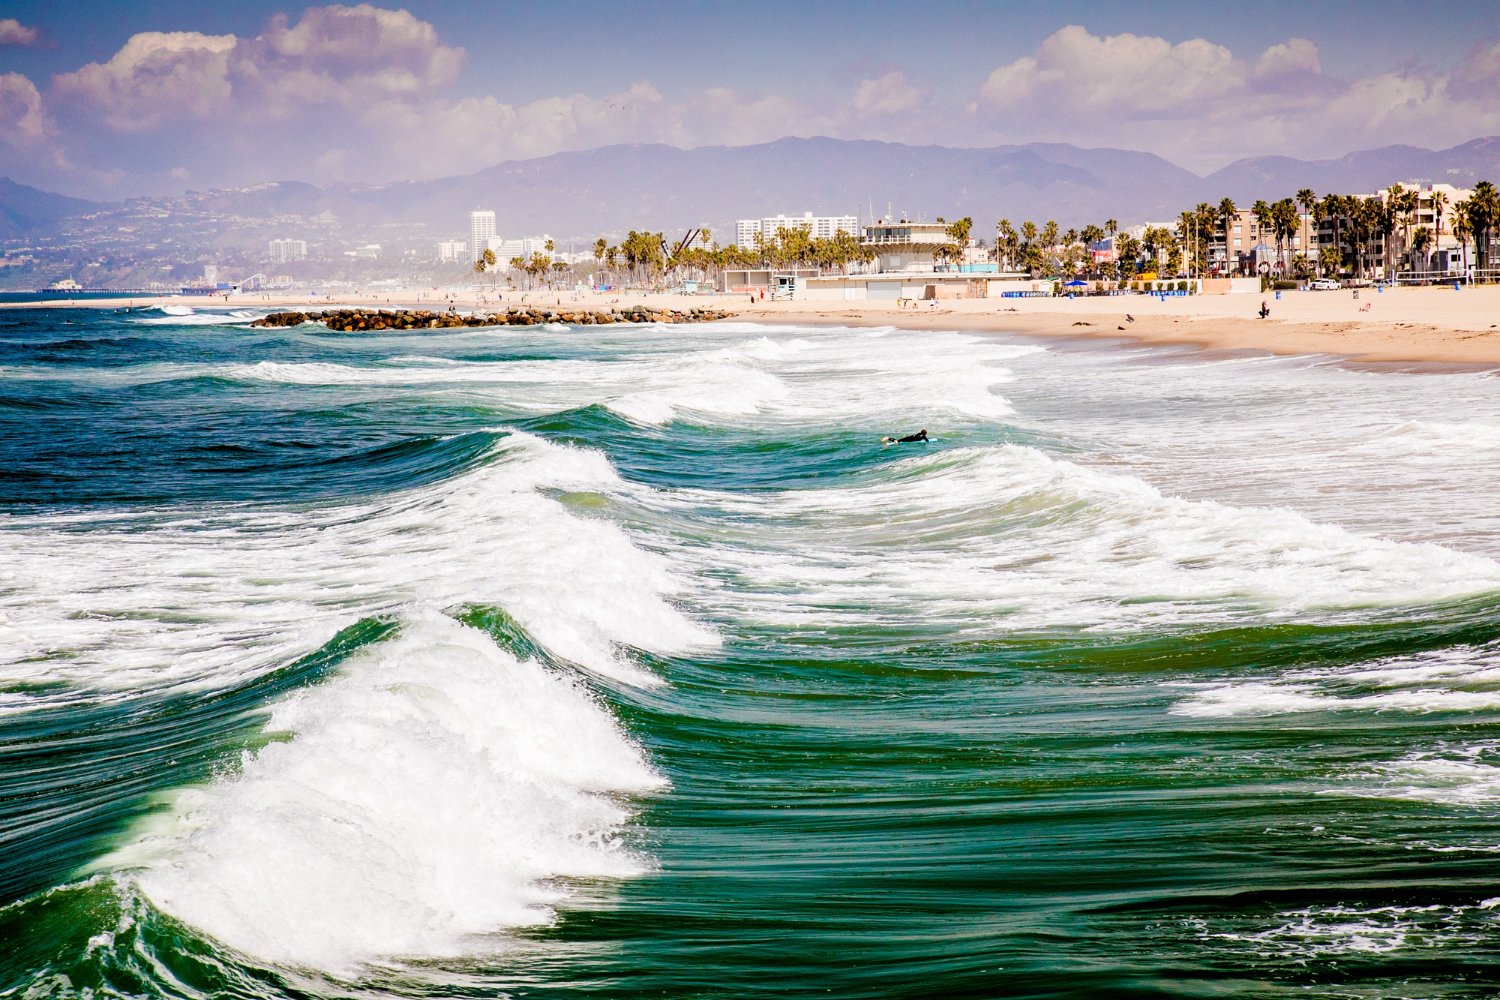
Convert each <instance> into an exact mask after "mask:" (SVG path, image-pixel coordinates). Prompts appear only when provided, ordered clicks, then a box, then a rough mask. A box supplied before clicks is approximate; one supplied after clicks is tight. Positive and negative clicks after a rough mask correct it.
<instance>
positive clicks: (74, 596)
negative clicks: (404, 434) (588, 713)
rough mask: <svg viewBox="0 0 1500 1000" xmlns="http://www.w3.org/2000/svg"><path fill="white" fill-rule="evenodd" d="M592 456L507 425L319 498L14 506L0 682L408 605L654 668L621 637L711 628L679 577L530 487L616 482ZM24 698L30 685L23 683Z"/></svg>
mask: <svg viewBox="0 0 1500 1000" xmlns="http://www.w3.org/2000/svg"><path fill="white" fill-rule="evenodd" d="M619 485H620V480H619V477H618V476H617V475H616V474H615V472H614V470H613V469H612V468H611V467H610V465H609V463H608V462H607V461H606V460H605V459H604V457H603V456H602V455H600V454H599V453H597V452H593V451H586V450H581V449H576V448H571V447H566V446H560V445H552V444H548V443H547V442H545V441H542V440H541V439H539V438H535V437H532V436H530V435H526V434H513V435H511V436H509V437H507V438H505V439H504V440H502V441H500V442H499V443H497V444H495V445H494V448H493V454H492V456H491V457H490V458H489V459H487V460H486V461H484V462H483V463H480V464H478V465H477V466H476V467H474V468H472V469H471V470H470V471H468V472H465V473H463V474H462V475H459V476H457V477H454V478H451V479H447V480H444V481H442V482H438V483H434V484H431V485H428V486H423V487H419V488H416V489H410V490H405V491H401V492H398V493H395V494H391V495H388V496H383V497H380V498H378V499H372V500H368V501H364V502H360V503H347V504H342V505H338V506H334V507H326V508H320V509H286V510H260V509H246V510H235V509H233V508H230V509H228V510H220V511H214V512H208V511H204V512H197V513H195V512H190V511H177V512H174V513H160V514H158V513H152V512H141V513H136V514H126V513H121V514H118V515H115V516H112V517H101V516H100V515H97V514H55V515H43V516H26V517H13V518H11V519H9V520H8V521H7V523H6V525H5V528H6V530H5V531H4V532H0V544H3V545H4V547H5V559H4V560H3V565H0V615H4V616H5V617H6V618H7V619H8V620H9V621H11V622H12V623H14V624H15V626H16V627H15V628H11V629H6V630H4V632H3V634H0V680H3V681H6V682H10V683H13V684H17V685H23V684H27V683H30V682H34V681H38V680H43V679H45V680H47V681H48V682H51V683H58V682H61V683H64V684H66V685H68V686H70V687H83V688H88V689H92V690H102V691H109V690H121V691H124V690H132V689H151V688H159V687H169V686H174V685H192V686H197V687H201V686H218V685H222V684H226V683H230V682H232V681H233V680H234V679H235V678H238V677H245V676H254V675H255V674H257V673H260V672H263V671H265V670H268V669H271V668H272V667H274V666H275V665H277V664H280V663H285V662H289V661H290V660H292V659H294V658H296V657H297V656H299V655H302V654H304V653H306V652H307V651H308V650H309V649H312V648H316V647H317V645H318V644H320V643H321V642H323V641H324V640H325V639H326V638H327V637H328V636H329V635H331V634H333V633H334V632H336V631H337V630H338V629H340V628H342V627H345V626H346V625H348V624H349V623H351V622H352V621H355V620H357V619H359V618H361V617H364V616H367V615H370V614H375V613H380V612H383V611H388V610H391V609H393V608H397V607H401V606H405V605H408V604H412V603H419V604H425V605H427V606H430V607H437V608H443V607H451V606H456V605H458V604H461V603H466V602H480V603H491V604H495V605H498V606H503V607H505V608H507V610H509V611H510V613H511V614H512V615H514V616H515V618H516V619H517V620H518V621H519V622H520V623H521V624H522V625H523V627H525V628H526V629H527V630H528V631H530V632H531V633H532V634H533V635H534V636H535V637H536V638H537V639H538V641H540V642H542V643H543V644H544V645H545V646H546V647H547V648H548V649H550V650H551V651H552V652H553V653H555V654H556V655H558V656H560V657H562V658H564V659H567V660H569V661H572V662H574V663H577V664H580V665H582V666H584V667H587V668H589V669H591V670H594V671H596V672H598V673H600V674H603V675H608V676H611V677H615V678H618V679H621V680H624V681H628V682H632V683H652V682H653V678H652V676H651V675H650V674H649V673H648V672H647V671H645V670H643V669H641V668H640V667H638V666H636V665H634V664H633V663H632V661H631V660H630V658H629V657H628V656H627V655H626V654H625V653H623V652H622V651H621V648H622V647H631V648H637V649H643V650H647V651H651V652H657V653H668V652H674V651H683V650H690V649H696V648H706V647H708V646H711V645H712V644H713V643H714V642H716V639H715V637H714V635H713V634H712V633H711V632H709V631H708V630H706V629H704V628H703V627H701V626H699V625H697V624H695V623H693V622H692V621H690V620H689V619H688V618H686V617H685V616H684V615H683V614H682V613H681V612H680V611H678V610H677V609H676V608H675V607H673V606H672V604H671V603H670V599H671V597H672V595H674V594H676V593H678V592H680V591H681V589H682V587H683V583H682V581H681V580H680V578H679V577H678V576H677V575H676V574H674V573H673V572H672V571H670V569H669V567H668V565H667V564H666V562H665V561H664V560H663V559H662V558H661V557H659V556H656V555H653V554H651V553H648V552H646V551H644V550H642V549H640V548H638V547H636V546H635V545H633V544H632V543H631V541H630V540H629V539H628V538H627V537H626V535H625V534H624V533H623V532H622V531H621V530H620V529H619V528H617V527H615V526H613V525H611V524H608V523H606V522H603V521H600V520H596V519H586V518H582V517H578V516H575V515H573V514H570V513H568V511H567V510H566V509H565V508H564V507H563V506H562V505H561V504H559V503H558V502H557V501H555V500H552V499H549V498H547V497H546V496H543V495H542V494H541V493H540V492H539V491H540V490H544V489H557V490H574V491H580V490H582V491H591V490H610V489H615V488H618V487H619ZM39 697H42V696H39Z"/></svg>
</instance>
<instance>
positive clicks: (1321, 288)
mask: <svg viewBox="0 0 1500 1000" xmlns="http://www.w3.org/2000/svg"><path fill="white" fill-rule="evenodd" d="M1307 287H1308V288H1311V289H1312V290H1313V291H1315V292H1332V291H1336V290H1338V289H1339V288H1342V287H1343V286H1342V285H1340V284H1339V283H1338V282H1337V281H1335V280H1333V279H1332V278H1314V279H1313V280H1312V281H1311V282H1309V283H1308V286H1307Z"/></svg>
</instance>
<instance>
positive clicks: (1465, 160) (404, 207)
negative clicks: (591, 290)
mask: <svg viewBox="0 0 1500 1000" xmlns="http://www.w3.org/2000/svg"><path fill="white" fill-rule="evenodd" d="M1480 179H1490V180H1500V137H1489V138H1481V139H1475V140H1473V141H1471V142H1467V143H1464V144H1462V145H1459V146H1454V147H1451V148H1448V149H1442V150H1429V149H1423V148H1419V147H1415V146H1386V147H1382V148H1380V149H1372V150H1364V151H1361V152H1355V153H1350V154H1348V155H1347V156H1343V157H1339V158H1337V159H1330V160H1299V159H1294V158H1291V157H1284V156H1267V157H1256V158H1251V159H1245V160H1239V161H1237V162H1235V163H1231V164H1230V165H1228V166H1226V167H1224V168H1223V169H1221V170H1217V171H1215V172H1214V173H1212V174H1209V175H1208V176H1206V177H1204V176H1200V175H1198V174H1195V173H1192V172H1191V171H1188V170H1185V169H1183V168H1181V167H1179V166H1176V165H1174V164H1172V163H1170V162H1168V161H1167V160H1165V159H1163V158H1161V157H1159V156H1156V155H1154V154H1151V153H1142V152H1133V151H1129V150H1121V149H1083V148H1080V147H1077V146H1071V145H1066V144H1060V143H1028V144H1025V145H1013V146H995V147H991V148H984V149H962V148H951V147H944V146H909V145H903V144H900V143H889V142H875V141H869V140H840V139H828V138H809V139H803V138H787V139H780V140H777V141H775V142H769V143H762V144H759V145H753V146H734V147H730V146H710V147H700V148H697V149H677V148H675V147H672V146H664V145H654V144H639V145H619V146H608V147H604V148H601V149H596V150H592V151H588V152H570V153H557V154H554V155H552V156H546V157H541V158H538V159H530V160H516V161H510V162H505V163H500V164H497V165H495V166H492V167H488V168H486V169H484V170H480V171H478V172H476V173H473V174H468V175H464V176H456V177H445V178H440V179H437V180H427V181H410V182H401V183H395V184H384V185H334V186H330V187H317V186H314V185H312V184H307V183H302V182H293V181H281V182H270V183H266V184H260V185H256V186H254V187H250V188H235V189H219V190H213V191H207V192H188V193H187V194H186V195H184V196H180V197H177V198H170V199H133V200H132V201H130V202H126V203H123V204H114V205H103V204H99V203H95V202H89V201H84V200H81V199H76V198H67V197H64V196H62V195H54V194H49V193H47V192H44V191H39V190H37V189H35V188H29V187H26V186H25V185H21V184H17V183H15V182H13V181H11V180H9V179H8V178H6V179H3V180H0V238H4V237H8V238H15V237H17V236H20V235H22V234H27V233H36V232H43V231H47V230H48V229H51V228H54V227H56V226H58V225H59V224H60V223H62V222H63V221H64V220H67V219H69V218H73V217H76V216H78V215H80V214H85V213H99V212H104V213H106V215H107V214H110V213H115V212H119V213H122V214H123V213H126V212H127V211H128V212H131V213H132V214H135V215H137V216H139V214H140V213H141V210H142V208H143V206H146V207H148V208H149V209H150V214H155V215H160V214H161V213H162V212H163V211H165V212H166V213H168V214H170V213H171V212H173V211H180V210H184V209H186V210H188V211H190V212H191V213H195V214H204V213H207V214H210V215H214V216H218V217H224V218H231V219H233V220H234V223H233V224H234V225H235V226H236V227H238V228H239V229H240V230H242V231H244V235H245V239H246V241H247V242H249V241H250V240H252V239H254V240H259V239H262V238H263V237H264V236H265V233H266V232H267V231H269V229H271V228H274V229H276V231H278V232H280V233H281V235H286V236H295V235H297V234H296V232H295V227H296V224H297V220H299V219H300V220H311V219H313V218H314V217H317V216H320V215H322V217H323V219H324V220H325V221H327V220H328V219H329V218H330V216H331V217H332V218H333V219H336V220H337V225H338V226H339V227H340V228H342V229H345V230H354V231H357V230H361V229H365V230H368V229H370V228H371V227H381V226H392V225H397V226H399V225H407V226H414V225H425V226H426V227H427V230H428V231H430V232H431V233H432V234H433V235H434V236H435V237H448V236H451V237H455V238H465V236H466V233H467V228H468V213H469V211H470V210H471V209H477V208H490V209H494V210H495V212H496V216H497V223H498V227H499V231H500V232H501V234H502V235H506V236H519V235H522V234H529V233H538V232H550V233H554V234H558V235H559V236H564V237H574V238H578V237H590V238H591V237H592V236H594V235H598V234H611V233H620V232H623V231H625V230H626V229H647V228H649V229H653V230H658V229H659V230H667V231H673V230H680V229H683V228H685V227H688V226H698V225H709V226H711V227H712V228H713V229H714V230H715V232H716V234H717V235H718V236H719V238H720V240H721V242H722V241H724V239H725V237H726V236H727V235H728V231H727V229H726V228H723V227H728V226H729V225H731V224H732V221H733V220H734V219H737V218H755V217H761V216H766V215H776V214H779V213H787V214H799V213H801V212H804V211H811V212H813V213H814V214H819V215H825V214H837V215H858V216H861V217H868V216H871V215H874V216H887V215H891V216H895V217H902V218H926V219H933V218H935V217H936V216H939V215H942V216H945V217H947V218H957V217H960V216H965V215H968V216H972V217H973V218H974V219H975V221H976V231H977V232H980V233H983V232H985V231H987V229H988V228H989V227H990V226H992V225H993V223H994V221H995V220H996V219H998V218H1000V217H1002V216H1004V217H1009V218H1011V219H1012V220H1014V221H1016V222H1017V223H1019V222H1020V221H1021V220H1024V219H1032V220H1035V221H1037V222H1041V221H1043V220H1045V219H1056V220H1057V221H1058V222H1059V223H1061V224H1062V225H1064V226H1070V225H1083V224H1085V223H1088V222H1095V223H1102V222H1103V221H1104V220H1105V219H1106V218H1114V219H1117V220H1119V221H1120V223H1122V224H1126V225H1128V224H1131V223H1135V222H1143V221H1147V220H1151V221H1166V220H1170V219H1174V218H1175V217H1176V216H1177V214H1178V213H1179V212H1180V211H1182V210H1183V209H1185V208H1189V207H1191V206H1192V205H1193V204H1196V203H1197V202H1200V201H1207V202H1211V203H1214V204H1217V203H1218V201H1219V200H1220V199H1222V198H1224V197H1226V196H1227V197H1231V198H1233V199H1234V200H1235V201H1236V202H1238V203H1240V204H1249V203H1251V202H1253V201H1254V200H1256V199H1258V198H1266V199H1268V200H1270V199H1276V198H1282V197H1289V196H1291V195H1293V194H1295V192H1296V191H1297V190H1299V189H1301V188H1304V187H1308V188H1312V189H1313V190H1314V191H1316V192H1318V193H1320V194H1321V193H1325V192H1329V191H1338V192H1341V193H1367V192H1371V191H1374V190H1375V189H1377V188H1380V187H1384V186H1386V185H1387V184H1390V183H1392V182H1395V181H1413V180H1416V181H1438V182H1447V183H1451V184H1453V185H1455V186H1458V187H1469V186H1472V185H1473V184H1474V182H1475V181H1477V180H1480ZM323 213H329V214H328V215H324V214H323ZM257 220H260V224H257Z"/></svg>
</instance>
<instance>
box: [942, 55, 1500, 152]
mask: <svg viewBox="0 0 1500 1000" xmlns="http://www.w3.org/2000/svg"><path fill="white" fill-rule="evenodd" d="M1042 101H1045V103H1046V105H1047V106H1048V107H1049V108H1054V109H1056V111H1057V113H1056V114H1048V115H1047V116H1045V117H1044V116H1039V115H1037V114H1036V113H1035V111H1036V108H1037V105H1038V103H1039V102H1042ZM970 108H971V110H972V111H973V112H974V119H973V122H974V126H975V127H976V128H977V129H978V130H979V131H980V132H981V133H982V134H984V135H985V138H986V139H987V140H989V141H1017V142H1024V141H1028V140H1034V139H1050V140H1054V141H1063V142H1077V143H1080V144H1084V145H1090V146H1122V147H1126V148H1130V149H1146V150H1150V151H1152V152H1155V153H1158V154H1159V155H1162V156H1164V157H1166V158H1167V159H1170V160H1173V161H1174V162H1177V163H1179V164H1181V165H1183V166H1186V167H1189V168H1190V169H1197V170H1200V171H1208V170H1212V169H1215V168H1217V167H1219V166H1222V165H1224V164H1225V163H1227V162H1229V161H1230V160H1233V159H1237V158H1239V157H1244V156H1255V155H1264V154H1270V153H1282V154H1288V155H1294V156H1300V157H1323V156H1338V155H1341V154H1343V153H1345V152H1348V151H1349V150H1351V149H1357V148H1367V147H1370V146H1377V145H1384V144H1388V143H1398V142H1412V141H1413V140H1414V139H1416V140H1418V141H1421V142H1423V143H1425V144H1429V145H1430V144H1442V143H1447V142H1460V141H1463V140H1464V139H1468V138H1473V137H1474V136H1476V135H1480V134H1486V133H1492V132H1494V131H1496V130H1500V46H1494V47H1491V48H1487V49H1485V48H1481V49H1478V50H1476V51H1475V52H1473V53H1471V55H1470V57H1469V58H1468V59H1467V60H1466V61H1465V62H1464V63H1462V64H1461V65H1460V66H1459V67H1458V68H1457V69H1455V71H1454V73H1453V75H1452V78H1451V80H1450V78H1448V77H1446V76H1444V75H1441V74H1423V73H1420V72H1417V71H1405V72H1388V73H1378V74H1374V75H1371V76H1367V77H1361V78H1357V79H1352V80H1350V79H1341V78H1337V77H1333V76H1330V75H1328V74H1326V73H1324V72H1323V68H1322V60H1321V57H1320V55H1319V52H1318V48H1317V46H1316V45H1315V44H1314V43H1313V42H1312V41H1310V40H1308V39H1305V38H1290V39H1288V40H1286V41H1285V42H1281V43H1278V44H1276V45H1272V46H1270V47H1269V48H1267V49H1265V50H1264V51H1263V52H1260V53H1259V54H1258V55H1256V56H1255V57H1254V58H1253V59H1241V58H1238V57H1236V56H1235V55H1234V54H1233V53H1231V52H1230V50H1229V49H1227V48H1225V47H1224V46H1222V45H1218V44H1216V43H1213V42H1210V41H1208V40H1206V39H1201V38H1199V39H1190V40H1188V41H1184V42H1179V43H1176V44H1173V43H1171V42H1169V41H1167V40H1166V39H1164V38H1151V37H1145V36H1139V35H1129V34H1125V35H1112V36H1107V37H1100V36H1095V35H1092V34H1090V33H1089V32H1088V31H1087V30H1085V29H1083V28H1081V27H1077V26H1071V27H1067V28H1063V29H1062V30H1060V31H1058V32H1056V33H1055V34H1053V35H1052V36H1051V37H1050V38H1048V39H1047V40H1046V41H1044V42H1043V43H1042V44H1041V45H1040V46H1039V47H1038V48H1037V50H1036V51H1035V52H1033V53H1031V54H1029V55H1026V56H1023V57H1022V58H1020V59H1016V60H1014V61H1012V62H1010V63H1007V64H1006V65H1003V66H1000V67H997V68H996V69H995V70H994V71H993V72H992V73H991V74H990V75H989V77H988V79H986V81H985V82H984V84H983V86H982V87H981V88H980V91H979V94H978V97H977V99H976V100H975V101H974V102H973V103H972V104H971V105H970Z"/></svg>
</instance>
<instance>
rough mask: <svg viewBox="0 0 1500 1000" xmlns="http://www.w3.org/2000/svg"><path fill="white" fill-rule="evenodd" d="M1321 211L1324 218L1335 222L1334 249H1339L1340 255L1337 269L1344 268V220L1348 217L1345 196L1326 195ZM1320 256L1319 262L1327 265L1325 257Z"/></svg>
mask: <svg viewBox="0 0 1500 1000" xmlns="http://www.w3.org/2000/svg"><path fill="white" fill-rule="evenodd" d="M1321 212H1322V215H1323V218H1325V219H1328V220H1330V221H1331V222H1332V223H1333V245H1332V249H1333V250H1335V251H1337V252H1338V255H1339V263H1338V266H1337V268H1336V270H1342V269H1343V265H1344V220H1345V219H1346V218H1347V217H1348V211H1347V209H1346V208H1345V205H1344V198H1343V196H1342V195H1337V194H1328V195H1324V196H1323V204H1322V208H1321ZM1318 256H1319V262H1320V263H1322V264H1324V265H1325V266H1326V265H1327V261H1326V260H1325V259H1323V255H1322V254H1321V253H1320V254H1319V255H1318Z"/></svg>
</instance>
